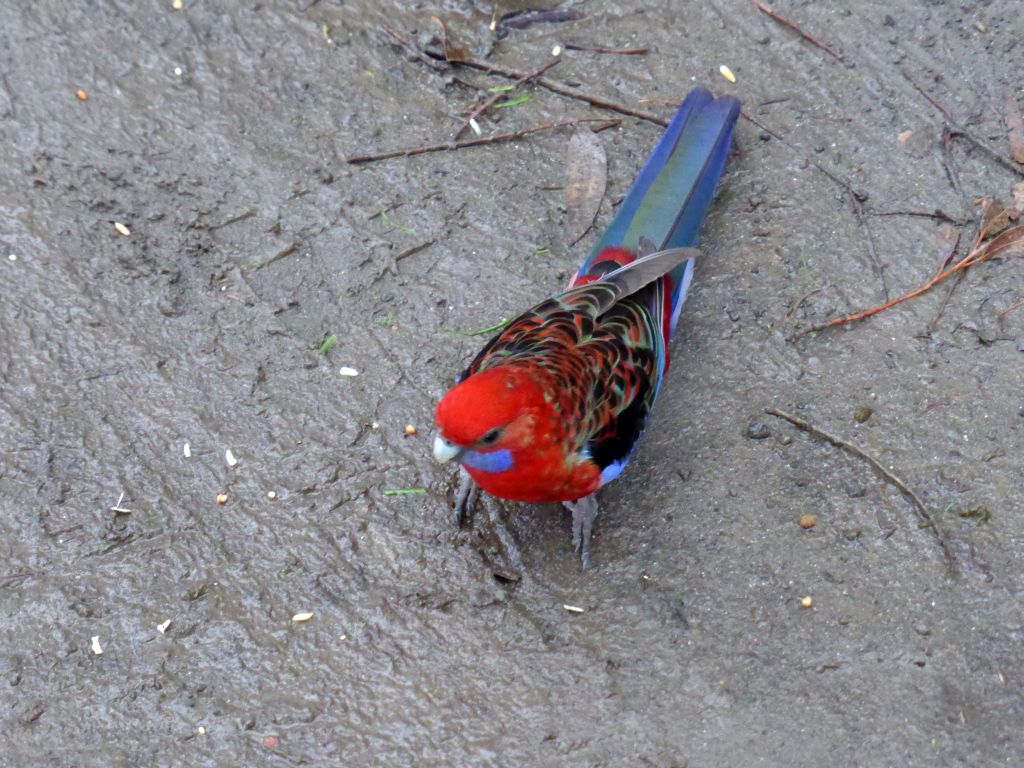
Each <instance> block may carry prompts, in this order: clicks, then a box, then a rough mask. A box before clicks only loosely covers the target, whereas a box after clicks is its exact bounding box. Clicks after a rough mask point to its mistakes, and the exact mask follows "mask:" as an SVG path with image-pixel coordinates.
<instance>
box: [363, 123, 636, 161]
mask: <svg viewBox="0 0 1024 768" xmlns="http://www.w3.org/2000/svg"><path fill="white" fill-rule="evenodd" d="M621 122H622V121H621V120H616V119H614V118H613V119H610V120H609V119H606V118H599V117H598V118H594V117H587V118H576V119H573V120H560V121H558V122H557V123H545V124H544V125H536V126H533V127H532V128H523V129H522V130H519V131H509V132H508V133H495V134H493V135H492V136H481V137H480V138H477V139H466V140H465V141H446V142H442V143H440V144H424V145H422V146H419V147H408V148H406V149H392V150H389V151H387V152H378V153H376V154H369V155H352V156H351V157H348V158H346V161H347V162H348V163H349V165H358V164H360V163H373V162H376V161H377V160H388V159H390V158H393V157H412V156H414V155H424V154H427V153H428V152H449V151H453V150H456V149H465V148H467V147H479V146H483V145H484V144H497V143H500V142H503V141H516V140H518V139H522V138H525V137H527V136H530V135H532V134H534V133H541V132H543V131H554V130H557V129H559V128H565V127H568V126H570V125H581V124H583V123H600V125H598V126H597V127H595V128H594V129H593V130H594V132H595V133H596V132H599V131H603V130H605V129H607V128H611V127H613V126H616V125H619V124H620V123H621Z"/></svg>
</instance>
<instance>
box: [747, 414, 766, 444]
mask: <svg viewBox="0 0 1024 768" xmlns="http://www.w3.org/2000/svg"><path fill="white" fill-rule="evenodd" d="M771 433H772V432H771V430H770V429H768V425H767V424H765V423H764V422H763V421H758V420H757V419H754V420H753V421H751V422H750V423H749V424H748V425H747V437H749V438H750V439H751V440H764V439H765V438H766V437H769V436H770V435H771Z"/></svg>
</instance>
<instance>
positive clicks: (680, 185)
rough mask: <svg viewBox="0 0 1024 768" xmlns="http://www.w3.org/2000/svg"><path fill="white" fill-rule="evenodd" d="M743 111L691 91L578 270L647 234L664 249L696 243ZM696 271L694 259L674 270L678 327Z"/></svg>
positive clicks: (636, 246)
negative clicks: (605, 229)
mask: <svg viewBox="0 0 1024 768" xmlns="http://www.w3.org/2000/svg"><path fill="white" fill-rule="evenodd" d="M739 112H740V102H739V100H738V99H736V98H735V97H734V96H720V97H718V98H715V97H714V96H712V95H711V94H710V93H709V92H708V91H706V90H705V89H703V88H695V89H694V90H692V91H690V93H689V94H688V95H687V96H686V98H685V99H684V100H683V103H682V105H681V106H680V107H679V110H678V111H677V112H676V114H675V117H673V118H672V121H671V122H670V123H669V125H668V128H666V129H665V133H664V135H663V136H662V137H661V140H660V141H658V144H657V146H655V148H654V150H653V151H652V152H651V155H650V157H649V158H648V159H647V162H646V163H645V164H644V167H643V168H642V169H641V170H640V173H639V175H638V176H637V178H636V180H635V181H634V182H633V186H632V187H630V190H629V192H628V193H627V195H626V197H625V199H624V200H623V201H622V204H621V205H620V206H619V210H618V212H617V213H616V215H615V218H614V219H613V220H612V223H611V224H610V225H609V227H608V230H607V231H606V232H605V233H604V236H603V237H602V238H601V240H600V241H599V242H598V244H597V245H596V246H594V249H593V250H592V251H591V252H590V255H589V256H588V257H587V259H586V260H585V261H584V262H583V264H582V265H581V266H580V269H579V272H578V274H579V275H585V274H587V273H588V270H589V269H590V267H591V265H592V264H594V262H595V260H596V259H597V257H598V255H599V254H600V253H601V251H602V250H604V249H605V248H608V247H611V246H624V247H626V248H629V249H631V250H633V251H639V250H641V239H642V238H643V239H646V240H650V241H651V242H652V243H654V245H655V246H656V247H657V249H659V250H662V249H665V248H676V247H682V246H694V245H696V244H697V236H698V231H699V230H700V225H701V223H702V222H703V220H704V216H705V214H706V213H707V209H708V206H709V205H710V204H711V200H712V198H713V197H714V194H715V187H716V186H717V185H718V180H719V179H720V178H721V176H722V171H723V169H724V168H725V160H726V157H727V156H728V153H729V146H730V144H731V142H732V132H733V127H734V126H735V125H736V120H737V118H738V117H739ZM692 270H693V264H692V262H686V263H684V264H681V265H680V266H679V267H676V269H674V270H673V271H672V272H671V273H670V275H671V276H672V278H673V280H672V285H673V291H672V297H671V316H672V327H673V329H674V327H675V319H676V318H678V316H679V311H680V309H681V308H682V302H683V300H684V299H685V298H686V289H687V288H688V287H689V283H690V278H691V277H692Z"/></svg>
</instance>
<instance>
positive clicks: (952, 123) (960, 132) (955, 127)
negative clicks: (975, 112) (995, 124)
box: [903, 70, 1024, 176]
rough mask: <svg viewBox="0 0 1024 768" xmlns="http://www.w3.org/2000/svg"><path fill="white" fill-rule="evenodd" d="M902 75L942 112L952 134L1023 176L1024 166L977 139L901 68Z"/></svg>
mask: <svg viewBox="0 0 1024 768" xmlns="http://www.w3.org/2000/svg"><path fill="white" fill-rule="evenodd" d="M903 76H904V77H905V78H906V79H907V81H908V82H909V83H910V84H911V85H912V86H914V89H915V90H916V91H917V92H918V93H920V94H921V95H922V96H924V98H926V99H927V100H928V102H929V103H930V104H931V105H932V106H933V107H935V108H936V109H937V110H939V112H941V113H942V116H943V117H944V118H945V119H946V124H947V125H948V126H949V128H950V129H951V130H950V133H951V134H952V135H953V136H961V137H963V138H964V139H966V140H967V141H968V142H969V143H970V144H973V145H974V146H975V147H977V148H978V149H980V150H981V151H982V152H984V153H985V154H986V155H988V156H989V157H990V158H992V159H993V160H995V161H996V162H997V163H999V165H1001V166H1003V168H1006V169H1007V170H1009V171H1013V172H1014V173H1015V174H1017V175H1018V176H1024V168H1019V167H1018V166H1016V165H1015V164H1014V163H1012V162H1011V161H1009V160H1007V159H1006V158H1005V157H1003V156H1002V155H1001V154H1000V153H999V152H997V151H996V150H994V149H992V147H990V146H989V145H988V144H986V143H985V142H984V141H983V140H981V139H979V138H978V137H977V136H975V135H974V134H972V133H971V132H970V131H968V130H967V129H966V128H964V126H963V125H962V124H961V123H959V122H957V121H956V120H955V119H954V118H953V115H952V114H950V112H949V110H948V109H946V108H945V107H944V106H943V105H942V103H941V102H940V101H939V100H938V99H936V98H935V97H934V96H932V95H931V94H930V93H928V91H926V90H925V89H924V88H923V87H922V86H921V85H920V84H919V83H918V82H917V81H916V80H915V79H914V78H913V77H911V75H910V73H909V72H907V71H906V70H903Z"/></svg>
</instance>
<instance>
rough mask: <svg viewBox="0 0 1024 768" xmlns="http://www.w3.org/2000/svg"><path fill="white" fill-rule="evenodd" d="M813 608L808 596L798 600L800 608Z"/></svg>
mask: <svg viewBox="0 0 1024 768" xmlns="http://www.w3.org/2000/svg"><path fill="white" fill-rule="evenodd" d="M813 606H814V599H813V598H812V597H811V596H810V595H808V596H807V597H803V598H801V599H800V607H801V608H812V607H813Z"/></svg>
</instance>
